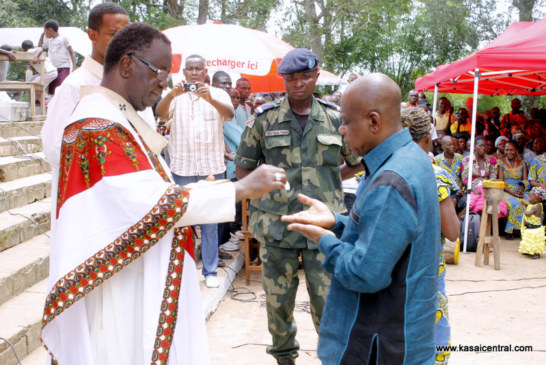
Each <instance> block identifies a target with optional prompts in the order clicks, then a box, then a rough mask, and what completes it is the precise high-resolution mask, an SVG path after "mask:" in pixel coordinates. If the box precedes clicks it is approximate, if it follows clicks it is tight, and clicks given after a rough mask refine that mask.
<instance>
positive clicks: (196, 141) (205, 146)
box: [169, 87, 231, 176]
mask: <svg viewBox="0 0 546 365" xmlns="http://www.w3.org/2000/svg"><path fill="white" fill-rule="evenodd" d="M210 94H211V96H212V98H213V99H215V100H218V101H220V102H222V103H224V104H227V105H231V99H230V97H229V95H228V94H227V93H226V92H225V91H224V90H222V89H218V88H215V87H210ZM169 117H170V118H171V119H172V127H171V134H170V137H169V156H170V158H171V165H170V168H171V171H172V172H174V173H175V174H177V175H180V176H207V175H215V174H219V173H222V172H224V171H225V170H226V166H225V164H224V118H223V117H222V116H221V115H220V114H219V113H218V111H217V110H216V108H214V107H213V106H212V105H211V104H210V103H209V102H207V101H205V100H203V99H202V98H201V97H199V96H196V95H195V94H193V93H191V92H187V93H184V94H182V95H179V96H177V97H175V98H174V100H173V101H172V102H171V105H170V107H169Z"/></svg>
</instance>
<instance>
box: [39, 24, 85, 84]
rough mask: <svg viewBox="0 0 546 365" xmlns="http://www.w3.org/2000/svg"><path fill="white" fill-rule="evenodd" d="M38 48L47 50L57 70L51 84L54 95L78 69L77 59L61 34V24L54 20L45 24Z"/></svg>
mask: <svg viewBox="0 0 546 365" xmlns="http://www.w3.org/2000/svg"><path fill="white" fill-rule="evenodd" d="M38 47H43V48H47V53H48V56H49V58H50V59H51V63H53V66H55V67H56V68H57V78H56V79H55V80H53V82H52V83H51V84H49V93H50V94H52V95H54V94H55V89H56V88H57V87H58V86H60V85H61V84H62V83H63V81H64V79H66V77H67V76H68V75H69V74H70V70H72V69H73V68H74V67H76V57H75V56H74V51H73V50H72V46H70V43H68V39H67V38H66V37H65V36H62V35H60V34H59V23H57V21H56V20H53V19H50V20H48V21H47V22H45V24H44V32H43V33H42V35H41V36H40V41H39V42H38Z"/></svg>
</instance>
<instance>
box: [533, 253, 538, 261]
mask: <svg viewBox="0 0 546 365" xmlns="http://www.w3.org/2000/svg"><path fill="white" fill-rule="evenodd" d="M531 258H532V259H533V260H536V259H539V258H540V254H539V253H535V254H534V255H533V256H531Z"/></svg>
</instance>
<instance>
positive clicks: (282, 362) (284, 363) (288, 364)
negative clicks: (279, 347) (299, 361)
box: [277, 357, 296, 365]
mask: <svg viewBox="0 0 546 365" xmlns="http://www.w3.org/2000/svg"><path fill="white" fill-rule="evenodd" d="M277 364H278V365H296V359H293V358H286V357H285V358H282V359H277Z"/></svg>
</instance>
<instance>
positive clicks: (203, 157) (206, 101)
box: [156, 55, 235, 288]
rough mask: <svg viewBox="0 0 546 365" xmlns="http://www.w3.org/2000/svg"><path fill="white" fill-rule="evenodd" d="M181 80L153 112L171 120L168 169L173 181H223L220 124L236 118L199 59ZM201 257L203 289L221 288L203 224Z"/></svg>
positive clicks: (213, 243) (213, 244)
mask: <svg viewBox="0 0 546 365" xmlns="http://www.w3.org/2000/svg"><path fill="white" fill-rule="evenodd" d="M183 72H184V77H185V79H186V80H185V81H184V82H183V83H179V84H177V85H175V86H174V87H173V89H172V90H171V92H170V93H168V94H167V95H166V96H165V97H164V98H163V99H162V100H161V101H160V102H159V103H158V104H157V107H156V115H157V116H158V117H159V118H161V119H164V120H166V119H172V127H171V134H170V138H169V157H170V159H171V161H170V169H171V172H172V174H173V178H174V181H175V182H176V183H177V184H179V185H187V184H190V183H194V182H197V181H200V180H204V179H206V178H207V177H208V176H210V175H212V176H214V177H215V178H216V179H222V178H224V172H225V170H226V166H225V164H224V129H223V128H224V121H226V120H231V119H233V117H234V115H235V113H234V110H233V106H232V104H231V98H230V96H229V95H228V93H226V92H225V91H224V90H222V89H219V88H216V87H213V86H208V85H207V84H206V83H205V78H206V76H207V69H206V67H205V60H204V59H203V57H201V56H199V55H190V56H188V57H187V58H186V62H185V66H184V70H183ZM201 258H202V259H203V271H202V273H203V276H204V277H205V283H206V285H207V287H210V288H215V287H218V286H219V282H218V279H217V277H216V269H217V267H218V228H217V225H216V224H203V225H201Z"/></svg>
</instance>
